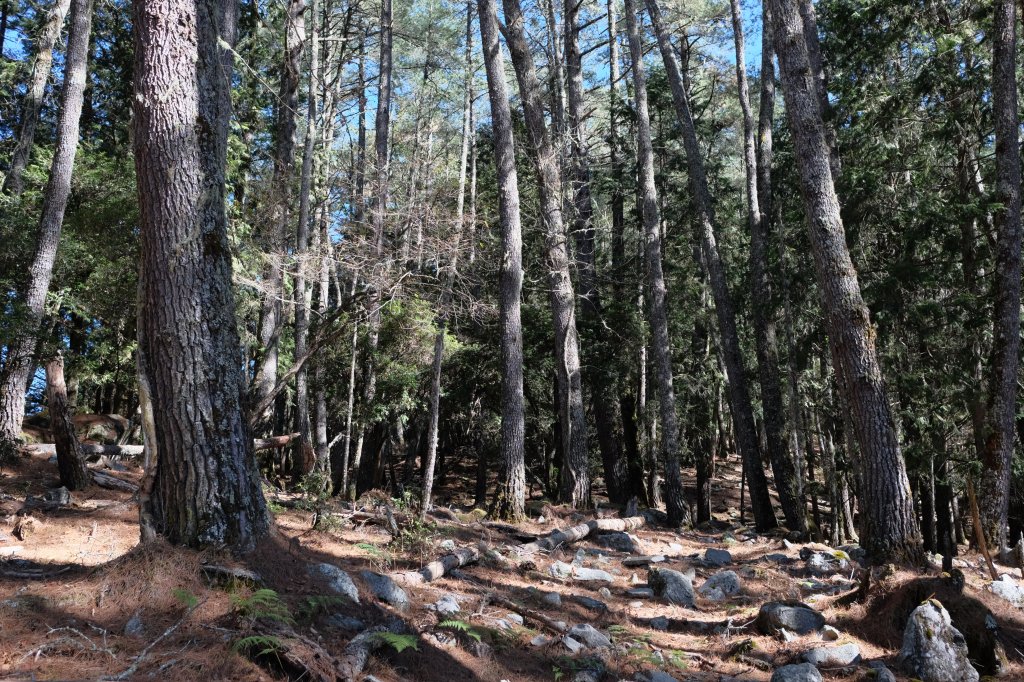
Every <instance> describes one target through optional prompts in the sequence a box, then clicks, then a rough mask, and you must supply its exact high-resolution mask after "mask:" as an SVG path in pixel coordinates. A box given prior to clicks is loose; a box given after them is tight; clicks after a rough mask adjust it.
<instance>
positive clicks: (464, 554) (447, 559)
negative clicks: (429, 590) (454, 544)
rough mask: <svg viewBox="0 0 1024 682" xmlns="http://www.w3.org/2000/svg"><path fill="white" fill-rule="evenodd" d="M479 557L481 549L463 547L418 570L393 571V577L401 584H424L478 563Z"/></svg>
mask: <svg viewBox="0 0 1024 682" xmlns="http://www.w3.org/2000/svg"><path fill="white" fill-rule="evenodd" d="M479 559H480V550H479V549H477V548H476V547H461V548H459V549H457V550H455V551H454V552H452V553H450V554H445V555H444V556H443V557H441V558H440V559H438V560H437V561H431V562H430V563H429V564H427V565H426V566H424V567H423V568H421V569H420V570H418V571H401V572H397V573H392V574H391V579H392V580H394V581H395V582H396V583H399V584H401V585H422V584H423V583H429V582H432V581H434V580H437V579H438V578H440V577H441V576H443V575H445V574H446V573H449V572H451V571H452V570H454V569H456V568H460V567H462V566H465V565H466V564H472V563H476V562H477V561H478V560H479Z"/></svg>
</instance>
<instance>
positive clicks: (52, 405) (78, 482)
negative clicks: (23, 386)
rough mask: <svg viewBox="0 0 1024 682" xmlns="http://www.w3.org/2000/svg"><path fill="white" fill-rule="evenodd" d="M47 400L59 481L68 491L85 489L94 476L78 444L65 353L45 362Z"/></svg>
mask: <svg viewBox="0 0 1024 682" xmlns="http://www.w3.org/2000/svg"><path fill="white" fill-rule="evenodd" d="M46 402H47V410H48V412H49V414H50V431H51V432H52V433H53V443H54V446H55V447H56V451H57V470H58V471H59V472H60V484H61V485H62V486H64V487H65V488H67V489H68V490H85V489H86V488H87V487H89V483H90V482H91V481H92V476H90V475H89V470H88V469H87V468H86V466H85V457H84V456H83V455H82V450H81V447H80V446H79V444H78V436H77V435H75V424H74V422H72V421H71V408H70V407H69V406H68V387H67V384H66V383H65V382H64V357H63V356H62V355H57V356H56V357H54V358H51V359H50V360H49V361H47V363H46Z"/></svg>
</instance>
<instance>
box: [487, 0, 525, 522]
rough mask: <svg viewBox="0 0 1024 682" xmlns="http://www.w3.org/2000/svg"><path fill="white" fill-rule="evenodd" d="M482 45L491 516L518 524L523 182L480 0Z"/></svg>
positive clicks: (490, 9) (494, 30)
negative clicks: (492, 198)
mask: <svg viewBox="0 0 1024 682" xmlns="http://www.w3.org/2000/svg"><path fill="white" fill-rule="evenodd" d="M477 8H478V12H479V16H480V41H481V48H482V49H483V55H484V66H485V67H486V70H487V91H488V95H489V97H490V101H491V125H492V127H493V129H494V160H495V166H496V167H497V172H498V210H499V213H500V219H501V273H500V275H499V282H498V291H499V294H498V302H499V306H500V311H501V312H500V314H501V321H500V324H501V366H502V373H501V452H500V456H499V462H498V486H497V490H496V491H495V493H494V500H493V501H492V503H491V513H492V514H493V515H494V516H496V517H498V518H504V519H510V520H515V521H518V520H519V519H522V518H523V517H524V516H525V514H526V464H525V458H524V454H523V440H524V432H525V429H526V427H525V414H524V408H523V329H522V323H521V319H520V308H521V298H520V294H521V292H522V288H523V233H522V224H521V222H520V217H519V179H518V177H517V175H516V159H515V147H514V146H513V141H512V112H511V110H510V108H509V103H508V89H507V87H506V85H505V63H504V62H505V60H504V58H503V57H502V54H501V46H500V45H499V44H498V18H497V16H496V9H495V6H494V0H477Z"/></svg>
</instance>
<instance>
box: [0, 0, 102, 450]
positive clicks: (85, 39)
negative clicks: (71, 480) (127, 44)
mask: <svg viewBox="0 0 1024 682" xmlns="http://www.w3.org/2000/svg"><path fill="white" fill-rule="evenodd" d="M70 23H71V28H70V30H69V32H68V47H67V50H66V52H65V56H64V63H65V66H64V84H63V85H62V86H61V93H60V111H59V113H58V115H57V133H56V134H57V139H56V147H55V149H54V152H53V161H52V162H51V164H50V178H49V180H48V181H47V183H46V192H45V194H44V195H43V209H42V216H41V217H40V220H39V234H38V236H37V237H36V249H35V254H34V255H33V256H32V264H31V265H30V266H29V272H28V278H27V281H26V285H25V289H24V290H23V291H22V292H21V297H20V298H21V300H20V301H19V302H18V304H19V308H20V313H21V320H20V321H19V324H18V325H17V327H18V333H16V334H14V338H13V339H12V341H11V345H10V347H9V348H8V349H7V357H6V358H5V360H4V365H3V371H2V372H0V459H2V458H3V456H4V455H5V454H9V453H10V452H11V451H12V450H13V447H14V444H15V443H16V442H17V440H18V437H19V436H20V435H21V424H22V421H23V420H24V417H25V387H26V385H27V384H28V378H29V375H30V374H31V373H32V371H33V369H34V367H35V364H34V361H33V355H34V353H35V350H36V343H37V337H38V334H39V326H40V324H41V323H42V320H43V309H44V305H45V303H46V294H47V292H48V291H49V290H50V280H51V279H52V278H53V264H54V262H55V261H56V260H57V246H58V244H59V243H60V233H61V226H62V224H63V222H64V210H65V209H66V208H67V205H68V198H69V197H70V196H71V172H72V170H73V169H74V165H75V153H76V152H77V151H78V123H79V120H80V119H81V116H82V98H83V96H84V94H85V75H86V68H87V63H88V59H89V32H90V30H91V28H92V0H74V2H73V3H72V4H71V20H70Z"/></svg>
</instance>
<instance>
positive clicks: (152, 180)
mask: <svg viewBox="0 0 1024 682" xmlns="http://www.w3.org/2000/svg"><path fill="white" fill-rule="evenodd" d="M237 20H238V4H237V3H236V2H234V1H232V0H223V1H219V0H197V2H195V3H183V2H178V1H177V0H137V1H136V2H135V4H134V28H135V93H134V101H133V104H134V107H133V114H134V137H133V139H134V144H135V170H136V174H137V177H138V191H139V206H140V225H141V258H142V263H141V267H142V272H141V279H142V281H141V285H140V287H141V297H142V300H141V301H140V310H141V311H142V314H141V315H140V320H139V325H140V328H141V340H142V343H143V346H144V349H145V353H144V357H145V363H146V367H145V375H146V378H147V379H148V382H149V388H150V392H151V400H152V404H153V416H154V422H155V424H154V427H155V428H154V431H155V439H156V445H157V448H156V449H157V450H158V451H159V455H158V457H157V462H156V467H155V473H154V480H153V492H152V512H153V519H154V525H155V527H156V530H157V532H159V533H160V534H161V535H163V536H164V537H166V538H167V539H168V540H169V541H171V542H172V543H174V544H182V545H189V546H218V547H229V548H232V549H236V550H243V551H244V550H248V549H251V548H252V547H253V546H254V545H255V543H256V542H257V540H258V539H259V538H260V537H261V536H262V535H264V534H265V533H266V532H267V531H268V529H269V517H268V515H267V510H266V503H265V501H264V499H263V493H262V490H261V489H260V480H259V476H258V472H257V470H256V460H255V457H254V456H253V448H252V439H251V436H250V433H249V425H248V421H247V419H246V416H245V414H244V405H243V400H244V389H245V387H244V384H245V379H244V375H243V372H242V369H241V359H242V355H241V347H240V345H239V340H238V332H237V330H236V327H235V314H234V311H235V304H234V296H233V293H232V289H231V251H230V247H229V244H228V238H227V219H226V215H225V208H224V202H225V184H224V173H225V164H226V151H227V134H228V121H229V118H230V115H231V97H230V94H231V93H230V87H231V71H232V49H231V46H233V45H234V42H235V39H236V35H237V33H236V27H237ZM222 45H224V47H222Z"/></svg>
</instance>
